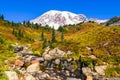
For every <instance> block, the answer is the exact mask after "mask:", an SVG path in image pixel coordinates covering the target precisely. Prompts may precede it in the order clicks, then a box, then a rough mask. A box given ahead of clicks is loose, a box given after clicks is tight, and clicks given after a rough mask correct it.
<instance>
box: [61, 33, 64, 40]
mask: <svg viewBox="0 0 120 80" xmlns="http://www.w3.org/2000/svg"><path fill="white" fill-rule="evenodd" d="M63 40H64V33H63V31H62V32H61V41H62V42H63Z"/></svg>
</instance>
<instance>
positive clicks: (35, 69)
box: [27, 63, 40, 72]
mask: <svg viewBox="0 0 120 80" xmlns="http://www.w3.org/2000/svg"><path fill="white" fill-rule="evenodd" d="M39 70H40V66H39V63H34V64H31V65H30V66H28V67H27V72H38V71H39Z"/></svg>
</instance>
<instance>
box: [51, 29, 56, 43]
mask: <svg viewBox="0 0 120 80" xmlns="http://www.w3.org/2000/svg"><path fill="white" fill-rule="evenodd" d="M52 42H56V37H55V29H54V27H53V29H52Z"/></svg>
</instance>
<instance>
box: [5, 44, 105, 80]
mask: <svg viewBox="0 0 120 80" xmlns="http://www.w3.org/2000/svg"><path fill="white" fill-rule="evenodd" d="M13 47H14V48H15V49H14V52H15V54H16V55H17V56H19V57H20V59H18V60H16V61H15V62H14V64H13V65H12V66H10V68H11V70H12V71H13V72H11V71H9V72H5V74H6V75H7V76H8V78H9V80H81V79H82V80H86V77H87V80H92V79H93V78H92V76H93V75H98V74H100V75H104V70H105V69H106V66H96V67H95V70H96V74H95V73H94V72H93V71H92V70H91V69H90V68H88V67H85V66H82V67H80V66H81V64H80V65H79V64H78V63H77V62H78V61H76V60H75V59H73V58H69V56H70V55H71V54H72V52H71V51H67V52H64V51H62V50H60V49H59V48H54V49H50V48H49V47H47V48H46V49H45V51H44V53H43V54H42V56H36V55H34V53H33V52H32V51H31V50H30V48H29V46H21V45H18V44H15V45H13ZM65 56H67V57H68V58H66V57H65ZM75 64H76V65H78V66H79V67H78V66H77V67H78V68H76V67H75ZM14 71H17V73H19V74H18V75H17V73H16V72H14ZM76 71H77V72H78V73H77V74H76ZM93 73H94V74H93ZM12 75H13V77H10V76H12ZM98 80H99V79H98Z"/></svg>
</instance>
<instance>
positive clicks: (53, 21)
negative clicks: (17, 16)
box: [30, 10, 107, 29]
mask: <svg viewBox="0 0 120 80" xmlns="http://www.w3.org/2000/svg"><path fill="white" fill-rule="evenodd" d="M88 21H94V22H96V23H99V24H100V23H104V22H106V21H107V20H98V19H94V18H92V19H90V20H89V19H88V18H87V17H86V16H85V15H84V14H75V13H72V12H69V11H57V10H50V11H48V12H46V13H44V14H42V15H41V16H39V17H37V18H35V19H33V20H31V21H30V22H31V23H34V24H35V23H37V24H41V25H42V26H46V25H48V26H50V27H54V28H55V29H58V28H59V27H60V26H64V25H73V24H79V23H82V22H88Z"/></svg>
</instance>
